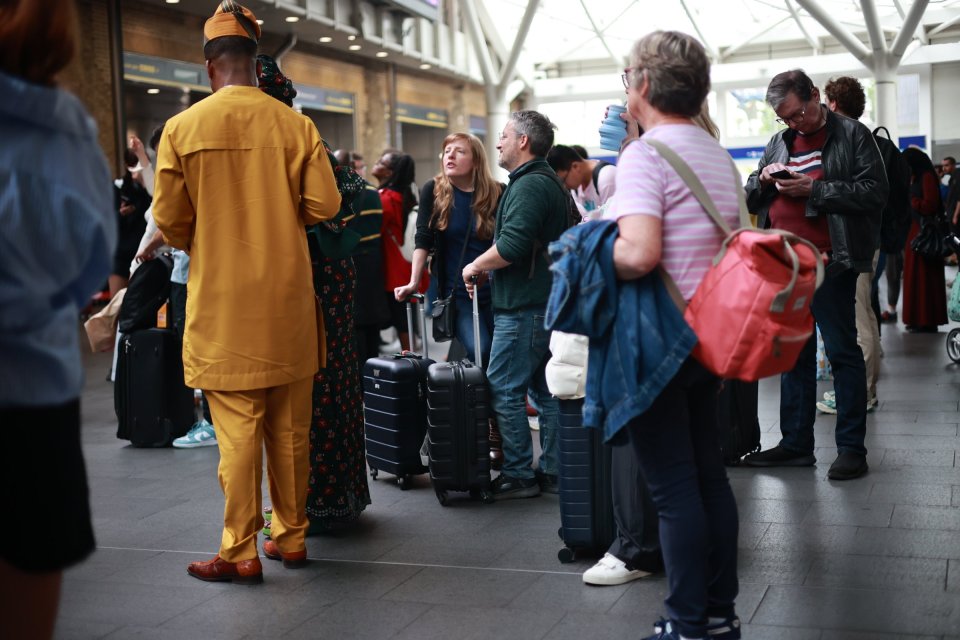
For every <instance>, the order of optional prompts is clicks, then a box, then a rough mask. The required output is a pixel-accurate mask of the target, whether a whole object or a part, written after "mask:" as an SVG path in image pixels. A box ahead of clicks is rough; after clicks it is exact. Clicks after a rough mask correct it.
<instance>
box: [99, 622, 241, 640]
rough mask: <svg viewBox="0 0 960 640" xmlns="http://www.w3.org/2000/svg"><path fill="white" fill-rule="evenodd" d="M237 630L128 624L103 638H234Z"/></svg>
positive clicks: (181, 639) (163, 639)
mask: <svg viewBox="0 0 960 640" xmlns="http://www.w3.org/2000/svg"><path fill="white" fill-rule="evenodd" d="M238 633H240V632H239V631H235V630H231V629H229V628H228V629H227V630H224V631H215V630H212V629H188V630H184V629H158V628H156V627H137V626H133V625H129V626H126V627H121V628H120V629H117V630H116V631H114V632H113V633H111V634H110V635H108V636H105V638H104V640H127V639H128V638H129V639H130V640H201V639H202V640H207V638H209V639H210V640H236V638H239V637H241V636H239V635H237V634H238Z"/></svg>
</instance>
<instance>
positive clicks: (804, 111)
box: [776, 105, 807, 125]
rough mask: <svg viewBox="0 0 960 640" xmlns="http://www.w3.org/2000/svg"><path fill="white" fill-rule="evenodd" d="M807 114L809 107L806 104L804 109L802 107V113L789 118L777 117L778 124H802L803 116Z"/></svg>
mask: <svg viewBox="0 0 960 640" xmlns="http://www.w3.org/2000/svg"><path fill="white" fill-rule="evenodd" d="M806 114H807V107H806V105H804V107H803V109H800V115H798V116H797V115H794V116H790V117H789V118H777V120H776V122H777V124H782V125H788V124H800V123H801V122H803V116H805V115H806Z"/></svg>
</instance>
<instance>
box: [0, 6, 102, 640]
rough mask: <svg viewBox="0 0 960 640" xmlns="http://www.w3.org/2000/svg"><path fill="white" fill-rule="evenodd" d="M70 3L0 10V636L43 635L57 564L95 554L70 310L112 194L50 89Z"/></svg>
mask: <svg viewBox="0 0 960 640" xmlns="http://www.w3.org/2000/svg"><path fill="white" fill-rule="evenodd" d="M77 41H78V36H77V25H76V9H75V6H74V3H73V1H72V0H4V1H3V2H0V95H2V96H3V99H2V100H0V139H2V140H3V144H2V145H0V229H2V230H3V231H2V232H0V425H2V427H3V432H4V434H5V435H6V437H7V439H8V441H9V445H8V446H5V447H3V448H2V450H0V451H2V453H0V487H3V489H4V493H3V496H4V508H5V509H7V510H8V512H9V513H15V514H16V517H17V520H18V521H19V522H21V523H26V527H27V528H26V529H24V528H23V527H0V602H3V604H4V607H5V609H6V610H7V611H11V612H16V615H5V616H2V617H0V638H48V637H50V636H52V635H53V627H54V623H55V622H56V617H57V616H56V613H57V607H58V604H59V597H60V583H61V578H62V574H63V569H64V568H65V567H67V566H69V565H71V564H73V563H76V562H79V561H80V560H82V559H83V558H85V557H86V556H87V555H88V554H89V553H90V552H91V551H93V549H94V539H93V528H92V526H91V522H90V508H89V498H88V491H87V477H86V469H85V467H84V462H83V454H82V451H81V448H80V393H81V389H82V384H83V369H82V366H81V361H80V344H79V325H78V317H79V310H80V309H81V308H82V307H83V306H84V305H86V303H87V301H88V300H89V299H90V296H91V294H92V293H93V292H94V291H96V290H97V289H98V288H99V287H101V286H102V285H103V283H104V281H105V280H106V278H107V275H108V274H109V273H110V265H111V258H112V257H113V252H114V248H115V245H116V235H117V229H116V220H115V219H114V216H115V213H114V207H113V193H112V190H113V185H112V183H111V181H110V172H109V170H108V168H107V163H106V159H105V158H104V156H103V152H102V151H101V150H100V146H99V143H98V141H97V132H96V127H95V126H94V124H93V120H92V119H91V118H90V116H89V115H88V114H87V112H86V111H85V110H84V108H83V107H82V106H81V104H80V102H79V101H78V100H77V99H76V98H75V97H73V96H72V95H70V94H69V93H67V92H66V91H63V90H61V89H58V88H57V87H56V86H55V82H54V78H55V76H56V74H57V73H59V72H60V71H61V70H62V69H63V68H64V67H66V66H67V64H68V63H69V62H70V60H71V59H72V58H73V55H74V52H75V49H76V43H77Z"/></svg>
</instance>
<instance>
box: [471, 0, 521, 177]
mask: <svg viewBox="0 0 960 640" xmlns="http://www.w3.org/2000/svg"><path fill="white" fill-rule="evenodd" d="M474 3H475V0H460V7H461V8H462V9H463V17H464V21H465V22H466V27H467V32H468V33H469V34H470V40H471V41H472V42H473V46H474V49H475V50H476V52H477V57H478V58H479V59H480V69H481V72H482V74H483V81H484V83H485V85H486V87H485V92H486V98H487V136H488V140H487V155H488V156H489V160H490V168H491V169H492V170H493V171H494V172H497V171H498V167H497V153H496V143H497V141H498V137H499V136H500V132H501V131H503V128H504V127H505V126H506V124H507V121H508V120H509V119H510V100H511V99H512V98H513V96H511V95H509V93H510V90H511V89H512V88H513V87H515V86H516V85H512V84H511V81H512V80H513V77H514V75H515V72H516V67H517V60H519V58H520V51H521V50H522V49H523V44H524V42H525V41H526V39H527V34H528V33H530V25H531V24H532V23H533V17H534V15H536V13H537V8H538V7H539V5H540V0H527V8H526V10H525V11H524V13H523V18H521V20H520V28H519V29H518V30H517V35H516V37H515V38H514V42H513V47H512V48H511V50H510V54H509V57H508V58H507V59H506V60H504V61H502V62H503V66H502V67H501V68H500V70H499V72H497V70H496V69H495V66H494V63H493V58H492V56H491V55H490V48H489V47H488V46H487V39H486V38H485V37H484V33H483V28H482V25H481V22H480V18H479V15H478V12H477V6H476V4H474Z"/></svg>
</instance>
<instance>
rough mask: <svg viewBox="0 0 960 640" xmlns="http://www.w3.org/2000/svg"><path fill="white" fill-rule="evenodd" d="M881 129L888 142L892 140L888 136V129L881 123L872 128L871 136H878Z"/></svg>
mask: <svg viewBox="0 0 960 640" xmlns="http://www.w3.org/2000/svg"><path fill="white" fill-rule="evenodd" d="M881 130H883V132H884V133H885V134H887V140H889V141H890V142H893V138H891V137H890V130H889V129H887V128H886V127H884V126H883V125H880V126H879V127H877V128H876V129H874V130H873V137H875V138H879V137H880V131H881Z"/></svg>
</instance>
